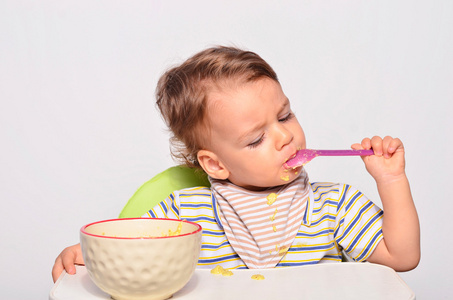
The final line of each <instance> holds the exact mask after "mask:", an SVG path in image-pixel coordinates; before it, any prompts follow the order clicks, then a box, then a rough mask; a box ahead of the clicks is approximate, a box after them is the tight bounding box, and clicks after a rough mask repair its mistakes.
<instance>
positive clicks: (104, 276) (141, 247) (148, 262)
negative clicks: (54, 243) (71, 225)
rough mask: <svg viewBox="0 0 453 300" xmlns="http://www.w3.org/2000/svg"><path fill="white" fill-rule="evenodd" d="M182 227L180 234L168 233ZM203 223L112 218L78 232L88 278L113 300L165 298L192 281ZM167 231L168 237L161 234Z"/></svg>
mask: <svg viewBox="0 0 453 300" xmlns="http://www.w3.org/2000/svg"><path fill="white" fill-rule="evenodd" d="M178 226H179V228H180V233H179V234H178V235H173V236H168V234H169V231H170V232H172V233H174V232H176V231H177V230H178ZM201 233H202V229H201V226H200V225H198V224H195V223H192V222H187V221H181V220H172V219H146V218H143V219H141V218H137V219H114V220H105V221H100V222H95V223H91V224H88V225H85V226H83V227H82V229H81V230H80V242H81V246H82V254H83V259H84V261H85V265H86V268H87V271H88V274H89V276H90V278H91V279H92V280H93V282H94V283H95V284H96V285H97V286H98V287H99V288H100V289H101V290H103V291H104V292H106V293H108V294H110V295H111V296H112V298H114V299H117V300H123V299H128V300H135V299H137V300H138V299H140V300H154V299H167V298H169V297H171V296H172V295H173V294H174V293H175V292H177V291H178V290H180V289H181V288H182V287H183V286H184V285H185V284H186V283H187V282H188V281H189V279H190V277H191V276H192V274H193V272H194V271H195V267H196V265H197V262H198V257H199V255H200V249H201ZM165 235H166V236H165Z"/></svg>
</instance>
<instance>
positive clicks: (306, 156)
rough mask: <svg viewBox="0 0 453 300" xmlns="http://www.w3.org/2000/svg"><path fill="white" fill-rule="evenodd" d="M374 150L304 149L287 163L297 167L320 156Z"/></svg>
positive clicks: (344, 154)
mask: <svg viewBox="0 0 453 300" xmlns="http://www.w3.org/2000/svg"><path fill="white" fill-rule="evenodd" d="M373 154H374V152H373V150H313V149H302V150H299V151H297V153H296V156H294V157H293V158H290V159H288V161H287V162H286V163H285V165H286V167H287V168H296V167H299V166H304V165H305V164H307V163H308V162H310V161H311V160H312V159H313V158H315V157H318V156H351V155H360V156H365V155H373Z"/></svg>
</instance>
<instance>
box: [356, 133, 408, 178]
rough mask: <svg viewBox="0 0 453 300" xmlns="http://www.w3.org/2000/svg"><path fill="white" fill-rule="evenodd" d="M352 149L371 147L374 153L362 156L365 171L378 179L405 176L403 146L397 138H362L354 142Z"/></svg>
mask: <svg viewBox="0 0 453 300" xmlns="http://www.w3.org/2000/svg"><path fill="white" fill-rule="evenodd" d="M351 148H352V149H356V150H360V149H367V150H368V149H373V151H374V155H370V156H363V157H362V159H363V161H364V162H365V167H366V169H367V171H368V172H369V173H370V174H371V176H373V178H374V179H375V180H376V181H377V182H378V181H386V180H394V179H396V178H398V177H400V176H402V175H404V176H405V172H404V169H405V159H404V146H403V143H402V142H401V141H400V139H398V138H392V137H390V136H386V137H385V138H383V139H382V138H381V137H379V136H375V137H373V138H372V139H369V138H364V139H363V140H362V143H360V144H358V143H357V144H354V145H352V146H351Z"/></svg>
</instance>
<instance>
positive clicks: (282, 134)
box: [274, 123, 294, 150]
mask: <svg viewBox="0 0 453 300" xmlns="http://www.w3.org/2000/svg"><path fill="white" fill-rule="evenodd" d="M274 131H275V132H274V134H275V149H277V150H281V149H282V148H283V147H285V146H286V145H288V144H289V143H291V142H292V141H293V139H294V135H293V133H292V132H291V131H289V130H288V128H286V127H285V126H284V125H283V124H281V123H278V124H276V126H275V129H274Z"/></svg>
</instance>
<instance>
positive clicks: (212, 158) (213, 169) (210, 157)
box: [197, 150, 230, 180]
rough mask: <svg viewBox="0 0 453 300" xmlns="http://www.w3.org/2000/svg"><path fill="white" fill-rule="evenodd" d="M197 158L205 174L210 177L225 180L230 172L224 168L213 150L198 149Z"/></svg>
mask: <svg viewBox="0 0 453 300" xmlns="http://www.w3.org/2000/svg"><path fill="white" fill-rule="evenodd" d="M197 158H198V162H199V163H200V166H201V167H202V168H203V170H204V171H205V172H206V174H208V175H209V176H211V177H212V178H215V179H223V180H225V179H227V178H228V177H229V176H230V172H229V171H228V170H227V169H226V167H225V166H224V165H223V163H222V162H221V161H220V160H219V158H218V157H217V155H216V154H215V153H214V152H211V151H208V150H200V151H198V153H197Z"/></svg>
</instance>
